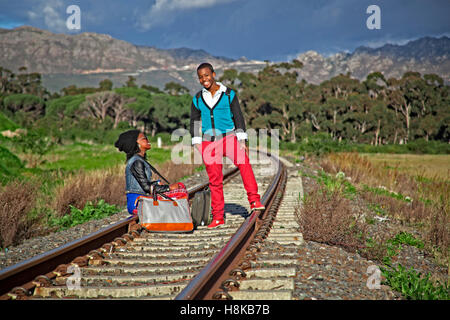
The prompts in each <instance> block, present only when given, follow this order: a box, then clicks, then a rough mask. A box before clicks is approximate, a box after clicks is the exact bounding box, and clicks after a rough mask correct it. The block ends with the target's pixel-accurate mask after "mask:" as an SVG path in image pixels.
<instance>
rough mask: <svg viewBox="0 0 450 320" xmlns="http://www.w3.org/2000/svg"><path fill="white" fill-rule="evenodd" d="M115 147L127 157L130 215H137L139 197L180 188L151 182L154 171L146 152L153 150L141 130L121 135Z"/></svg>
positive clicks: (175, 185)
mask: <svg viewBox="0 0 450 320" xmlns="http://www.w3.org/2000/svg"><path fill="white" fill-rule="evenodd" d="M114 145H115V147H116V148H118V149H119V151H123V152H125V153H126V155H127V165H126V168H125V179H126V194H127V209H128V212H129V213H130V214H133V215H136V214H137V209H136V198H137V197H138V196H140V195H148V194H152V192H153V191H154V190H155V191H157V192H158V193H160V192H167V191H171V190H175V189H177V188H178V187H179V186H180V185H179V184H178V183H173V184H171V185H163V184H160V182H159V180H155V181H151V178H152V170H151V167H150V164H149V163H148V162H147V161H146V158H147V155H146V152H147V151H148V150H150V149H151V145H150V142H149V141H148V139H147V137H146V136H145V134H144V133H142V132H140V131H139V130H129V131H126V132H124V133H122V134H120V136H119V139H118V140H117V141H116V143H115V144H114Z"/></svg>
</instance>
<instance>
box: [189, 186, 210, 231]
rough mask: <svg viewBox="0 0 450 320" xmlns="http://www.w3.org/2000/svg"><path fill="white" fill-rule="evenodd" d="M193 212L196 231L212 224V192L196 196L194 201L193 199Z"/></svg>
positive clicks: (207, 191)
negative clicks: (199, 227) (200, 227)
mask: <svg viewBox="0 0 450 320" xmlns="http://www.w3.org/2000/svg"><path fill="white" fill-rule="evenodd" d="M191 212H192V220H193V223H194V229H197V227H198V226H203V225H209V224H210V223H211V221H212V215H211V191H210V190H209V189H207V190H204V191H199V192H197V193H196V194H195V197H194V199H192V208H191Z"/></svg>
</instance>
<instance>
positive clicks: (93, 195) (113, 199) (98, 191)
mask: <svg viewBox="0 0 450 320" xmlns="http://www.w3.org/2000/svg"><path fill="white" fill-rule="evenodd" d="M124 170H125V167H124V165H121V166H118V167H114V168H111V169H107V170H96V171H79V172H78V173H76V174H73V175H71V176H69V177H68V178H66V180H65V181H64V184H63V185H62V186H60V187H58V188H57V189H56V190H55V193H54V201H53V203H52V205H51V207H52V209H53V210H54V211H55V212H56V215H57V216H63V215H65V214H68V213H70V207H69V206H70V205H72V206H74V207H76V208H79V209H82V208H83V207H84V206H85V204H86V202H87V201H91V202H92V203H96V202H97V201H98V200H100V199H104V200H105V202H107V203H109V204H115V205H119V206H124V205H126V199H125V196H124V194H125V178H124Z"/></svg>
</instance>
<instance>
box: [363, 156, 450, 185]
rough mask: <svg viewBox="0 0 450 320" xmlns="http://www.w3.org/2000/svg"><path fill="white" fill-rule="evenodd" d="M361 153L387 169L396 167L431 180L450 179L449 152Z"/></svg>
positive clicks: (403, 171) (376, 164)
mask: <svg viewBox="0 0 450 320" xmlns="http://www.w3.org/2000/svg"><path fill="white" fill-rule="evenodd" d="M359 155H360V156H361V157H366V158H367V159H368V160H369V161H370V162H371V163H372V164H374V165H375V166H377V167H381V168H384V169H386V171H389V170H390V169H395V170H398V171H400V172H402V173H405V174H408V175H411V176H420V177H423V178H426V179H429V180H444V181H450V155H448V154H445V155H444V154H423V155H418V154H388V153H360V154H359Z"/></svg>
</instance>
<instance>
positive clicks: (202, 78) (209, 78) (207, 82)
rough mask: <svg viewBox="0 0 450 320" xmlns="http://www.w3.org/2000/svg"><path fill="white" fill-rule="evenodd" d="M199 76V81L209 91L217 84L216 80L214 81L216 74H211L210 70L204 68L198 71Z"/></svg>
mask: <svg viewBox="0 0 450 320" xmlns="http://www.w3.org/2000/svg"><path fill="white" fill-rule="evenodd" d="M197 75H198V81H199V82H200V84H201V85H202V86H203V87H204V88H205V89H206V90H209V88H211V86H212V85H213V84H215V83H216V80H215V79H214V77H215V76H216V73H215V72H211V70H209V68H203V69H200V70H198V72H197Z"/></svg>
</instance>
